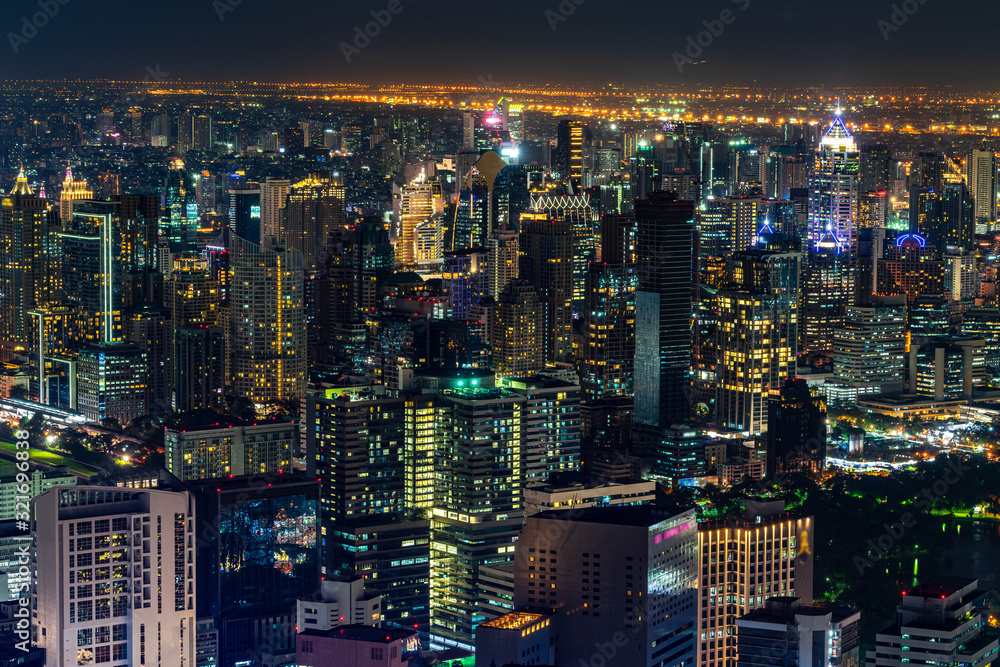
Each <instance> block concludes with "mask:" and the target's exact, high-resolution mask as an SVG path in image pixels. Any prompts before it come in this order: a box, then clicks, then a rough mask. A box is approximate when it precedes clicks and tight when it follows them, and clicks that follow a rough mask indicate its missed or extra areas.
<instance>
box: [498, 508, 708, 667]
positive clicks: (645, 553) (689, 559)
mask: <svg viewBox="0 0 1000 667" xmlns="http://www.w3.org/2000/svg"><path fill="white" fill-rule="evenodd" d="M514 562H515V573H514V606H515V608H516V609H519V610H526V611H534V612H538V613H545V614H550V613H553V612H556V611H559V612H560V613H559V614H557V615H556V616H554V617H553V619H552V623H553V626H554V627H553V629H552V633H551V634H552V635H553V638H554V639H553V641H554V642H555V649H556V655H557V656H558V662H559V664H566V665H576V664H578V663H579V662H580V661H581V660H582V661H583V662H584V664H589V662H590V660H591V658H592V657H593V656H594V655H595V654H598V653H599V652H600V650H601V647H602V646H604V645H605V644H610V645H611V646H613V647H614V649H615V652H614V654H613V655H611V656H609V657H608V662H607V664H608V665H623V666H624V665H630V666H635V665H648V666H650V667H652V666H653V665H693V664H694V661H695V656H696V650H697V640H698V635H697V633H698V629H697V622H698V621H697V619H698V614H697V609H698V603H697V593H698V591H697V588H698V529H697V525H696V521H695V514H694V510H693V509H687V508H679V507H673V508H662V509H659V508H655V507H651V506H637V507H600V508H596V507H594V508H586V509H575V510H566V511H564V510H554V511H548V512H541V513H539V514H535V515H533V516H530V517H528V518H527V519H526V520H525V524H524V528H523V529H522V530H521V534H520V536H519V537H518V540H517V551H516V553H515V560H514ZM616 637H617V638H618V641H615V638H616ZM623 637H624V638H625V641H622V638H623Z"/></svg>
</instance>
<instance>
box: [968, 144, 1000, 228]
mask: <svg viewBox="0 0 1000 667" xmlns="http://www.w3.org/2000/svg"><path fill="white" fill-rule="evenodd" d="M965 175H966V183H968V186H969V190H970V191H971V193H972V199H973V200H974V201H975V207H976V208H975V212H974V214H973V215H974V217H975V224H976V233H977V234H985V233H987V232H990V231H993V227H992V225H993V224H994V223H995V222H996V219H997V160H996V155H995V154H994V153H993V151H987V150H982V149H975V148H974V149H972V151H970V152H969V155H968V156H967V157H966V163H965Z"/></svg>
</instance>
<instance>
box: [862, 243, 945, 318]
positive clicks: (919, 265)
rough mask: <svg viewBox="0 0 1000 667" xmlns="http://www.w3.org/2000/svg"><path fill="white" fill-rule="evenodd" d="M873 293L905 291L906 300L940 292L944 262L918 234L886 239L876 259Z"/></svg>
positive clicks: (910, 301)
mask: <svg viewBox="0 0 1000 667" xmlns="http://www.w3.org/2000/svg"><path fill="white" fill-rule="evenodd" d="M877 261H878V273H877V276H878V288H877V290H876V293H877V294H905V295H906V299H907V302H908V303H911V304H912V303H913V302H914V301H916V299H917V297H919V296H921V295H923V294H931V295H938V294H943V293H944V274H945V263H944V261H943V260H942V259H940V257H939V256H938V253H937V249H936V248H935V247H934V246H932V245H931V244H929V243H928V242H927V239H926V238H924V237H923V236H921V235H920V234H901V235H899V236H897V237H896V239H895V241H894V242H887V243H886V248H885V258H884V259H878V260H877Z"/></svg>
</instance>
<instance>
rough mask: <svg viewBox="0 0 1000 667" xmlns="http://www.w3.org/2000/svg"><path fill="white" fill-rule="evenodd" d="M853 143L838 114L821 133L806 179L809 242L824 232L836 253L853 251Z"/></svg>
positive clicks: (855, 157) (855, 190) (856, 191)
mask: <svg viewBox="0 0 1000 667" xmlns="http://www.w3.org/2000/svg"><path fill="white" fill-rule="evenodd" d="M859 169H860V157H859V153H858V149H857V145H856V144H855V143H854V139H853V138H852V137H851V133H850V132H848V130H847V126H846V125H845V124H844V119H843V118H841V116H840V114H839V113H838V115H837V117H836V118H835V119H834V121H833V123H832V124H831V125H830V127H829V128H828V129H827V131H826V133H825V134H824V135H823V139H822V140H821V142H820V145H819V147H818V149H817V153H816V169H815V172H814V173H813V174H811V175H810V178H809V242H810V244H817V243H819V242H820V241H821V240H823V238H824V237H826V236H827V235H828V234H829V235H831V236H832V238H833V240H834V242H835V244H836V245H837V246H838V247H839V252H840V253H842V254H844V255H847V256H848V257H853V256H854V255H855V254H856V250H855V247H856V239H855V235H856V220H857V215H858V196H859V194H860V188H859V185H858V171H859Z"/></svg>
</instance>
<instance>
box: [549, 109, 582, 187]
mask: <svg viewBox="0 0 1000 667" xmlns="http://www.w3.org/2000/svg"><path fill="white" fill-rule="evenodd" d="M585 131H586V128H585V127H584V125H583V123H581V122H580V121H578V120H571V119H569V118H566V119H563V120H561V121H559V134H558V138H557V143H556V150H555V155H554V156H553V162H554V163H555V164H554V165H553V166H555V168H556V169H558V170H559V174H560V175H561V176H562V178H563V180H564V181H566V182H568V183H571V184H572V185H573V189H574V192H579V189H580V187H581V186H582V184H583V138H584V133H585Z"/></svg>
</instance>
